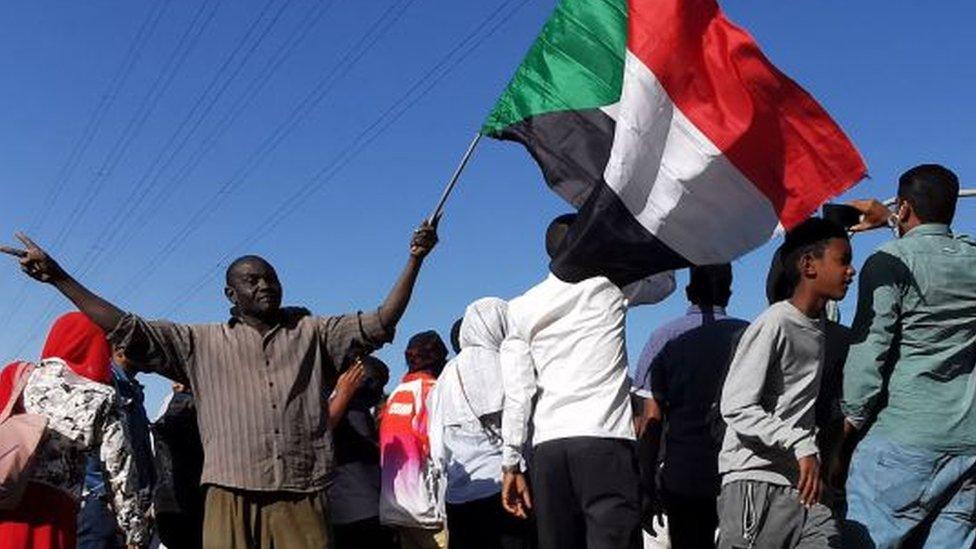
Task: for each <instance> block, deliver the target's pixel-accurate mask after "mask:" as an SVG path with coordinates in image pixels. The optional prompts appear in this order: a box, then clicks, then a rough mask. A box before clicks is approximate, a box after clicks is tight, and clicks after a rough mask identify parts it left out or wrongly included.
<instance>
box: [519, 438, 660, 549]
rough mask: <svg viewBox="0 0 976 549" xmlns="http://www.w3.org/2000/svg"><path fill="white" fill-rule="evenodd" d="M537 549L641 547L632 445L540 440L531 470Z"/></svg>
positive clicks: (590, 440) (591, 440)
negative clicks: (537, 539)
mask: <svg viewBox="0 0 976 549" xmlns="http://www.w3.org/2000/svg"><path fill="white" fill-rule="evenodd" d="M529 471H530V474H531V480H532V492H531V493H532V497H533V499H532V503H533V505H534V506H535V515H536V521H537V523H538V532H539V547H540V548H541V549H576V548H579V549H639V548H640V547H641V544H642V542H641V536H640V493H639V489H638V473H637V457H636V451H635V447H634V442H633V441H629V440H622V439H605V438H596V437H574V438H564V439H558V440H551V441H548V442H543V443H542V444H539V445H538V446H536V447H535V448H534V449H533V457H532V464H531V466H530V468H529Z"/></svg>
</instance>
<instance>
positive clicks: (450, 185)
mask: <svg viewBox="0 0 976 549" xmlns="http://www.w3.org/2000/svg"><path fill="white" fill-rule="evenodd" d="M478 141H481V132H478V133H476V134H475V136H474V139H472V140H471V144H470V145H468V150H466V151H464V156H462V157H461V162H459V163H458V167H457V169H455V170H454V175H452V176H451V180H450V181H448V182H447V187H445V188H444V192H443V193H442V194H441V199H440V200H439V201H438V202H437V207H436V208H434V213H432V214H430V217H428V218H427V223H429V224H430V225H433V226H435V227H436V226H437V224H438V223H439V222H440V220H441V216H442V215H444V205H445V204H447V199H448V197H450V196H451V192H452V191H454V186H455V185H457V182H458V179H460V177H461V172H463V171H464V167H465V166H467V165H468V160H470V159H471V155H472V154H474V148H475V147H476V146H477V145H478Z"/></svg>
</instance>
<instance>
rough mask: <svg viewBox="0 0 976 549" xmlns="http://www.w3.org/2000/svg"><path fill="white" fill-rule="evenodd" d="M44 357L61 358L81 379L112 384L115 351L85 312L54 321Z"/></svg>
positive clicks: (42, 355)
mask: <svg viewBox="0 0 976 549" xmlns="http://www.w3.org/2000/svg"><path fill="white" fill-rule="evenodd" d="M41 358H42V359H46V358H60V359H61V360H63V361H65V363H67V365H68V367H69V368H71V370H72V371H73V372H74V373H76V374H78V375H80V376H81V377H84V378H87V379H90V380H92V381H95V382H97V383H104V384H105V385H111V383H112V366H111V360H112V348H111V346H109V344H108V340H107V339H105V332H103V331H102V329H101V328H99V327H98V325H96V324H95V323H94V322H92V321H91V320H90V319H89V318H88V317H87V316H85V315H84V314H83V313H79V312H74V313H68V314H65V315H62V316H61V317H60V318H58V319H57V320H56V321H54V325H53V326H51V331H50V332H49V333H48V335H47V342H45V343H44V350H43V351H42V352H41Z"/></svg>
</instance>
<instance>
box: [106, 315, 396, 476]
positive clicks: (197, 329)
mask: <svg viewBox="0 0 976 549" xmlns="http://www.w3.org/2000/svg"><path fill="white" fill-rule="evenodd" d="M282 313H283V314H282V318H283V320H282V321H281V322H280V323H279V324H278V325H277V326H275V327H274V328H273V329H271V330H270V331H269V332H268V333H267V334H265V335H264V336H262V335H261V334H260V332H258V331H257V330H256V329H254V328H252V327H251V326H248V325H247V324H245V323H244V322H241V321H240V320H238V319H237V318H231V319H230V320H229V321H228V322H225V323H222V324H193V325H183V324H174V323H172V322H168V321H162V320H154V321H146V320H143V319H142V318H139V317H138V316H135V315H131V314H130V315H126V316H125V317H124V318H123V319H122V321H121V322H120V323H119V325H118V326H116V328H115V330H113V331H112V333H111V334H109V340H110V341H111V342H112V343H113V344H116V345H120V346H122V347H124V348H125V353H126V356H127V358H129V360H131V361H132V362H134V363H136V364H138V365H139V367H140V369H143V370H145V371H152V372H156V373H159V374H162V375H164V376H166V377H169V378H171V379H173V380H176V381H180V382H183V383H189V385H190V387H191V388H192V389H193V393H194V397H195V398H196V403H197V409H198V416H197V421H198V423H199V426H200V436H201V438H202V439H203V447H204V466H203V477H202V479H201V483H203V484H214V485H218V486H224V487H228V488H238V489H243V490H260V491H288V492H315V491H319V490H323V489H325V486H326V477H327V475H328V474H329V472H330V470H331V467H332V442H331V437H330V436H329V435H328V432H327V421H326V420H327V418H328V400H327V399H328V395H329V393H330V392H331V389H332V386H333V385H334V381H335V378H336V371H337V370H338V368H339V367H340V366H341V365H342V363H343V362H344V361H345V360H347V359H348V358H351V356H352V354H353V353H362V354H366V353H369V352H371V351H372V350H374V349H376V348H378V347H380V346H382V345H383V344H384V343H388V342H390V341H391V340H392V339H393V333H392V331H391V330H387V329H385V328H384V327H383V325H382V323H381V322H380V318H379V314H378V312H374V313H366V314H364V313H355V314H349V315H344V316H335V317H317V316H312V315H311V314H310V313H309V312H308V311H306V310H304V309H297V308H287V309H282Z"/></svg>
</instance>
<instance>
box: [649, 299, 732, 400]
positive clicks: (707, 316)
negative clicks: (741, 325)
mask: <svg viewBox="0 0 976 549" xmlns="http://www.w3.org/2000/svg"><path fill="white" fill-rule="evenodd" d="M727 318H730V317H729V316H727V315H726V314H725V309H724V308H723V307H712V308H711V309H709V310H706V311H703V310H702V308H701V307H699V306H698V305H692V306H690V307H688V312H687V313H685V316H682V317H678V318H676V319H674V320H672V321H671V322H668V323H667V324H665V325H663V326H661V327H660V328H658V329H657V330H654V332H653V333H652V334H651V337H650V338H649V339H648V340H647V344H646V345H645V346H644V351H643V352H641V355H640V359H638V361H637V372H636V373H635V375H634V387H636V390H635V391H634V392H635V393H637V395H639V396H641V397H644V398H651V396H652V395H653V387H652V381H651V377H652V374H653V372H652V371H651V370H652V364H653V363H654V359H655V358H657V356H658V355H659V354H660V353H661V351H662V350H664V347H665V346H666V345H667V344H668V343H669V342H671V341H672V340H675V339H678V338H679V337H681V336H683V335H684V334H686V333H688V332H690V331H691V330H694V329H695V328H700V327H701V326H703V325H705V324H709V323H712V322H716V321H718V320H725V319H727Z"/></svg>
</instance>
